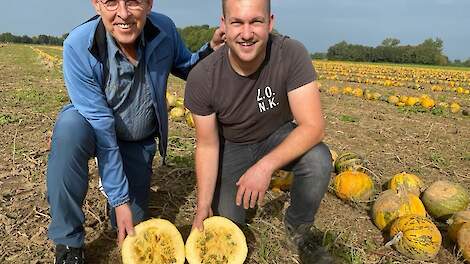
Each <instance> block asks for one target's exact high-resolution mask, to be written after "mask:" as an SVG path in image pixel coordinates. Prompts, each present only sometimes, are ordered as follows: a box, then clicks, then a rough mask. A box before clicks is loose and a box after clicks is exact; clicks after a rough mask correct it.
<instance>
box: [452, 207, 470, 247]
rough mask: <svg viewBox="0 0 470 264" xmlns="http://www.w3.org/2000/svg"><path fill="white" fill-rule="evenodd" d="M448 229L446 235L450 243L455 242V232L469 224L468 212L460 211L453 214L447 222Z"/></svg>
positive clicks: (469, 212) (469, 215)
mask: <svg viewBox="0 0 470 264" xmlns="http://www.w3.org/2000/svg"><path fill="white" fill-rule="evenodd" d="M447 223H448V224H449V228H448V229H447V234H448V235H449V238H450V239H451V240H452V241H456V240H457V232H458V231H459V230H460V228H461V227H462V225H463V224H465V223H470V211H460V212H457V213H455V214H454V215H453V216H452V217H451V218H450V219H449V220H447Z"/></svg>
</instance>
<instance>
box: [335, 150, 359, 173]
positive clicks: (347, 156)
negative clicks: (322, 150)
mask: <svg viewBox="0 0 470 264" xmlns="http://www.w3.org/2000/svg"><path fill="white" fill-rule="evenodd" d="M363 166H364V160H363V158H362V157H361V156H359V155H358V154H356V153H353V152H346V153H343V154H341V155H340V156H339V157H338V158H336V160H335V170H336V172H337V173H341V172H343V171H347V170H352V171H362V170H363V168H364V167H363Z"/></svg>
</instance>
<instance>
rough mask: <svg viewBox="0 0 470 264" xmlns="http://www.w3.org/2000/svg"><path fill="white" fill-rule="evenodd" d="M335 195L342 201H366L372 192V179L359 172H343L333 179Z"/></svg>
mask: <svg viewBox="0 0 470 264" xmlns="http://www.w3.org/2000/svg"><path fill="white" fill-rule="evenodd" d="M333 188H334V190H335V193H336V195H337V196H338V197H339V198H341V199H343V200H350V201H356V202H360V201H368V200H369V198H370V197H371V196H372V193H373V191H374V183H373V182H372V179H371V178H370V177H369V176H368V175H367V174H365V173H363V172H359V171H345V172H342V173H340V174H338V175H337V176H336V177H335V178H334V179H333Z"/></svg>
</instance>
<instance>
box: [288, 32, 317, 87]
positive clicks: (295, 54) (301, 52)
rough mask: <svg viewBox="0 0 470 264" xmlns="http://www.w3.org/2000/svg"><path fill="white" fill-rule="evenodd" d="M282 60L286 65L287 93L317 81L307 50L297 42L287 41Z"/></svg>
mask: <svg viewBox="0 0 470 264" xmlns="http://www.w3.org/2000/svg"><path fill="white" fill-rule="evenodd" d="M283 57H284V59H285V60H286V61H288V62H289V63H288V64H287V66H288V68H287V82H286V84H287V91H288V92H290V91H292V90H294V89H297V88H299V87H302V86H304V85H306V84H308V83H311V82H313V81H315V80H316V79H317V74H316V72H315V68H314V67H313V64H312V59H311V58H310V55H309V53H308V51H307V49H306V48H305V47H304V45H302V43H300V42H299V41H297V40H293V39H287V40H286V46H285V52H284V56H283Z"/></svg>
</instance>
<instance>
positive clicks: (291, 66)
mask: <svg viewBox="0 0 470 264" xmlns="http://www.w3.org/2000/svg"><path fill="white" fill-rule="evenodd" d="M315 79H316V74H315V70H314V68H313V65H312V61H311V59H310V55H309V54H308V52H307V50H306V49H305V47H304V46H303V45H302V44H301V43H300V42H298V41H296V40H293V39H290V38H287V37H284V36H275V35H271V36H270V38H269V41H268V46H267V53H266V59H265V60H264V62H263V63H262V65H261V66H260V68H259V69H258V70H257V71H256V72H255V73H253V74H251V75H250V76H241V75H239V74H238V73H236V72H235V71H234V70H233V68H232V66H231V65H230V62H229V58H228V48H227V47H226V46H223V47H222V48H220V49H218V50H217V51H215V52H214V53H212V54H211V55H210V56H208V57H207V58H205V59H204V60H203V61H201V62H199V63H198V64H197V65H196V67H195V68H193V69H192V70H191V72H190V74H189V76H188V79H187V83H186V91H185V100H184V102H185V106H186V107H187V108H188V109H189V110H190V111H191V112H192V113H195V114H197V115H202V116H205V115H210V114H212V113H216V116H217V120H218V122H219V126H220V129H221V133H222V135H223V137H224V138H225V139H226V140H228V141H231V142H235V143H243V144H252V143H255V142H259V141H261V140H263V139H265V138H266V137H268V136H269V135H270V134H271V133H273V132H274V131H275V130H277V129H278V128H279V127H280V126H282V125H283V124H285V123H286V122H288V121H292V119H293V117H292V112H291V110H290V107H289V101H288V98H287V93H288V92H289V91H292V90H294V89H296V88H299V87H301V86H303V85H305V84H308V83H310V82H312V81H314V80H315Z"/></svg>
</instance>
